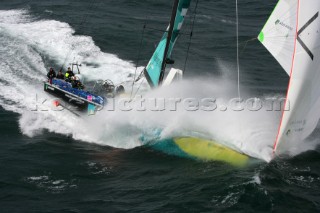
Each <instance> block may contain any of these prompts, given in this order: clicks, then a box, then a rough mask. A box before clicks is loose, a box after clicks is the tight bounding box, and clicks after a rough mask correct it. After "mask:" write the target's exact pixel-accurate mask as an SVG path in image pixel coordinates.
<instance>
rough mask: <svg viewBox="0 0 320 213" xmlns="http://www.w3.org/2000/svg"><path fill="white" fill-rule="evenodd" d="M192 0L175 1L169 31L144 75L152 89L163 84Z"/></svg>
mask: <svg viewBox="0 0 320 213" xmlns="http://www.w3.org/2000/svg"><path fill="white" fill-rule="evenodd" d="M190 2H191V0H175V2H174V5H173V10H172V17H171V20H170V24H169V26H168V28H167V31H166V32H165V33H164V35H163V36H162V38H161V40H160V42H159V44H158V46H157V48H156V50H155V52H154V53H153V55H152V57H151V59H150V61H149V63H148V65H147V66H146V67H145V69H144V75H145V77H146V79H147V81H148V83H149V85H150V86H151V87H157V86H159V85H160V84H161V82H162V80H163V76H164V71H165V68H166V64H167V61H170V60H167V59H170V57H171V53H172V49H173V47H174V44H175V42H176V40H177V38H178V35H179V33H180V29H181V27H182V25H183V21H184V18H185V16H186V14H187V11H188V8H189V6H190Z"/></svg>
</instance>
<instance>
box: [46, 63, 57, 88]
mask: <svg viewBox="0 0 320 213" xmlns="http://www.w3.org/2000/svg"><path fill="white" fill-rule="evenodd" d="M47 77H48V79H49V83H50V84H52V79H53V78H55V77H56V72H55V71H54V70H53V68H52V67H51V68H50V70H49V72H48V74H47Z"/></svg>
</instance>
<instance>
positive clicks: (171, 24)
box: [159, 0, 179, 85]
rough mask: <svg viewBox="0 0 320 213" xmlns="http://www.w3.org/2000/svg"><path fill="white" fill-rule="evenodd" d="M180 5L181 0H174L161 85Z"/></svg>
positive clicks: (160, 79)
mask: <svg viewBox="0 0 320 213" xmlns="http://www.w3.org/2000/svg"><path fill="white" fill-rule="evenodd" d="M178 5H179V0H174V4H173V8H172V14H171V20H170V26H169V31H168V36H167V43H166V48H165V50H164V54H163V61H162V66H161V72H160V77H159V85H160V84H161V83H162V81H163V77H164V71H165V69H166V64H167V63H166V62H167V56H168V50H169V47H170V42H171V37H172V32H173V28H174V22H175V19H176V16H177V10H178Z"/></svg>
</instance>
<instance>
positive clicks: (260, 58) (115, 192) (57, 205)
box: [0, 0, 320, 212]
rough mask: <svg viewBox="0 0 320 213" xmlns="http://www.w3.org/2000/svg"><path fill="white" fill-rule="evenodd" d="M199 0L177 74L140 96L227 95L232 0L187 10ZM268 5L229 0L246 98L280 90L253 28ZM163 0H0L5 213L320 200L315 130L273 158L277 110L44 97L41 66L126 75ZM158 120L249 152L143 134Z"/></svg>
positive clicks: (195, 208) (160, 25) (161, 20)
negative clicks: (126, 108)
mask: <svg viewBox="0 0 320 213" xmlns="http://www.w3.org/2000/svg"><path fill="white" fill-rule="evenodd" d="M195 3H196V2H195V1H193V2H192V4H191V9H190V10H189V15H188V17H187V19H186V22H185V25H184V28H183V31H182V34H181V36H180V38H179V40H178V42H177V44H176V47H175V50H174V53H173V58H174V59H175V65H174V67H175V68H179V69H183V68H184V64H185V63H186V69H185V80H184V81H182V82H179V83H176V84H174V85H172V86H170V87H166V88H160V89H158V90H154V91H151V92H146V91H147V85H146V82H142V83H141V90H142V91H143V92H144V94H145V96H146V97H150V98H154V97H161V98H175V97H185V98H187V97H189V98H190V97H191V98H205V97H216V98H225V99H228V98H234V97H237V94H238V91H237V69H236V68H237V64H236V19H235V1H205V0H199V4H198V8H197V13H196V14H195V13H194V9H195ZM276 3H277V1H275V0H272V1H254V0H243V1H239V32H240V36H239V41H240V46H239V49H240V68H241V69H240V70H241V71H240V88H241V94H242V96H243V97H245V98H246V97H257V98H279V97H280V98H281V97H284V94H285V91H286V87H287V84H288V76H287V75H286V73H285V72H284V71H283V70H282V68H281V67H280V65H278V64H277V62H276V61H275V60H274V59H273V58H272V56H271V55H270V54H269V53H268V52H267V50H265V49H264V47H263V46H262V45H261V44H260V43H259V42H258V41H257V40H256V39H255V38H256V36H257V35H258V34H259V32H260V30H261V29H262V27H263V25H264V23H265V21H266V20H267V18H268V16H269V14H270V13H271V11H272V10H273V8H274V6H275V4H276ZM171 4H172V2H171V1H164V0H158V1H155V0H147V1H137V0H118V1H113V0H105V1H99V0H90V1H83V0H79V1H62V0H56V1H53V0H31V1H20V0H11V1H8V0H2V1H1V2H0V53H1V54H0V59H1V60H0V115H1V116H0V132H1V134H0V138H1V139H0V153H1V154H0V171H1V175H0V192H1V195H0V207H1V212H121V211H129V212H280V211H292V212H319V209H320V206H319V205H320V194H319V188H320V166H319V165H320V164H319V161H320V154H319V147H318V146H317V145H318V144H319V143H320V140H319V129H316V130H315V132H314V134H313V135H312V137H311V138H310V139H308V141H303V142H301V143H300V144H299V145H295V146H293V147H291V148H288V153H289V154H290V155H289V156H288V157H286V158H279V157H276V158H275V159H273V160H272V145H273V142H274V139H275V135H276V130H277V127H278V124H279V116H280V112H277V111H275V112H267V111H266V110H260V111H258V112H248V111H245V112H241V113H234V112H185V111H179V110H178V111H176V112H150V111H147V112H135V111H132V112H119V111H115V112H107V111H102V112H99V114H98V116H92V117H88V116H80V117H77V116H74V115H73V114H72V113H70V112H68V111H62V112H57V111H54V110H51V108H50V106H48V105H46V103H45V104H43V101H44V100H46V99H47V100H51V99H52V96H50V95H48V94H46V93H44V92H42V90H43V88H42V87H43V86H42V81H43V80H44V79H45V74H46V72H47V70H48V68H49V67H51V66H52V67H54V68H55V69H56V70H58V69H59V68H60V67H61V66H63V67H67V66H68V63H70V62H76V61H78V62H80V63H82V67H81V71H82V74H83V75H84V76H85V78H86V80H87V81H94V80H97V79H101V78H102V79H111V80H112V81H113V82H114V83H115V84H120V83H122V82H128V81H131V80H132V76H133V75H134V73H135V71H136V67H137V72H140V71H141V69H142V68H143V67H144V66H145V65H146V64H147V62H148V60H149V58H150V56H151V55H152V53H153V50H154V48H155V46H156V45H157V43H158V41H159V39H160V38H161V35H162V33H163V30H164V29H165V28H166V26H167V24H168V21H169V17H170V13H171V6H172V5H171ZM194 15H196V19H195V25H194V28H193V37H192V40H191V45H190V51H189V54H188V60H187V61H186V57H187V54H186V52H187V51H186V50H187V46H188V42H189V41H190V40H189V34H190V30H191V23H192V17H193V16H194ZM144 24H146V28H145V29H144V28H143V26H144ZM141 41H142V42H141ZM139 84H140V82H139ZM138 86H139V85H136V87H138ZM136 87H135V89H137V88H136ZM48 107H49V108H48ZM155 128H161V129H162V133H161V139H165V138H170V137H174V136H185V135H190V134H191V133H192V132H201V134H203V135H205V137H208V138H214V139H216V140H218V141H220V142H222V143H224V144H225V145H227V146H230V147H233V148H235V149H237V150H240V151H242V152H244V153H246V154H248V155H250V156H252V157H253V158H255V159H256V160H253V162H252V163H250V164H249V165H248V166H245V167H241V168H239V167H234V166H232V165H229V164H227V163H223V162H215V161H204V160H201V159H195V158H191V157H187V156H182V155H180V154H177V153H175V152H174V151H173V150H171V149H170V147H166V146H163V147H162V146H161V141H162V140H159V141H155V140H154V139H152V138H151V139H150V140H148V138H147V140H145V141H144V142H141V140H140V138H141V135H142V134H144V135H149V134H150V135H152V134H153V131H154V129H155ZM159 144H160V146H159ZM154 145H156V147H157V148H155V146H154ZM159 147H160V149H159Z"/></svg>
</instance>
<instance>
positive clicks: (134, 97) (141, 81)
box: [130, 78, 146, 102]
mask: <svg viewBox="0 0 320 213" xmlns="http://www.w3.org/2000/svg"><path fill="white" fill-rule="evenodd" d="M145 79H146V78H143V79H142V81H141V83H140V85H139V87H138V89H137V91H136V92H135V94H134V96H133V98H132V99H131V100H130V102H131V101H132V100H133V99H134V98H135V97H136V96H137V94H138V92H139V90H140V87H141V85H142V83H143V82H144V80H145Z"/></svg>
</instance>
